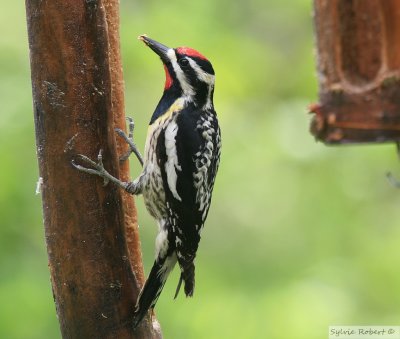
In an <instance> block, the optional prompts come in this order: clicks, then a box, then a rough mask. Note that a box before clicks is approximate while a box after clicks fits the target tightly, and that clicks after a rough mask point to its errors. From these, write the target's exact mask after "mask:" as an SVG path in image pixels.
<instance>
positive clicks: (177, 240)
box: [74, 35, 221, 327]
mask: <svg viewBox="0 0 400 339" xmlns="http://www.w3.org/2000/svg"><path fill="white" fill-rule="evenodd" d="M139 39H140V40H142V41H143V42H144V43H145V44H146V45H147V46H149V47H150V48H151V49H152V50H153V51H154V52H155V53H157V54H158V55H159V57H160V58H161V60H162V62H163V64H164V69H165V74H166V81H165V87H164V93H163V96H162V98H161V100H160V102H159V103H158V105H157V107H156V109H155V111H154V113H153V115H152V117H151V120H150V126H149V129H148V134H147V140H146V146H145V155H144V163H143V171H142V173H141V174H140V176H139V177H138V178H137V179H136V180H134V181H132V182H129V183H127V182H122V181H120V180H118V179H117V178H115V177H113V176H111V175H110V174H109V173H108V172H107V171H106V170H105V169H104V167H103V165H102V161H101V153H100V154H99V159H98V160H99V161H98V162H97V163H95V162H94V161H92V160H90V159H89V158H87V157H85V156H82V155H81V156H80V158H81V160H83V161H85V162H86V163H88V164H90V165H91V166H92V167H93V168H86V167H83V166H80V165H77V164H75V163H74V166H75V167H77V168H78V169H80V170H82V171H85V172H87V173H90V174H95V175H99V176H101V177H103V178H105V179H106V180H110V181H113V182H114V183H116V184H118V185H119V186H121V187H122V188H123V189H125V190H126V191H127V192H129V193H132V194H143V197H144V201H145V204H146V207H147V210H148V211H149V213H150V214H151V215H152V217H153V218H154V219H156V221H157V223H158V226H159V233H158V235H157V238H156V258H155V261H154V265H153V267H152V269H151V272H150V275H149V277H148V279H147V281H146V283H145V285H144V287H143V289H142V291H141V293H140V295H139V298H138V301H137V304H136V309H135V317H134V321H133V323H134V326H135V327H136V326H137V325H138V324H139V322H140V321H141V320H142V319H143V317H144V316H145V315H146V313H147V311H148V310H149V309H150V308H154V306H155V304H156V302H157V299H158V297H159V295H160V293H161V291H162V289H163V287H164V284H165V282H166V279H167V277H168V275H169V273H170V272H171V270H172V269H173V268H174V266H175V264H176V262H178V264H179V268H180V270H181V276H180V280H179V283H178V287H177V291H176V295H177V294H178V292H179V288H180V285H181V283H182V281H183V282H184V290H185V294H186V296H192V295H193V291H194V282H195V273H194V271H195V267H194V260H195V257H196V252H197V248H198V245H199V241H200V234H201V231H202V228H203V225H204V222H205V220H206V218H207V214H208V210H209V207H210V202H211V194H212V190H213V186H214V181H215V176H216V174H217V170H218V165H219V160H220V149H221V135H220V129H219V126H218V121H217V117H216V113H215V110H214V104H213V94H214V78H215V75H214V70H213V67H212V65H211V63H210V62H209V61H208V60H207V59H206V58H205V57H204V56H203V55H202V54H200V53H199V52H197V51H195V50H194V49H191V48H188V47H178V48H168V47H166V46H164V45H162V44H160V43H158V42H156V41H154V40H152V39H150V38H148V37H147V36H144V35H142V36H140V37H139ZM120 134H121V133H120ZM123 136H124V135H123ZM125 139H127V141H128V142H130V145H131V148H132V151H134V152H135V154H137V155H138V152H137V150H136V148H135V145H134V144H133V141H132V140H130V139H129V138H128V137H126V136H125ZM138 158H139V160H140V156H138ZM176 295H175V297H176Z"/></svg>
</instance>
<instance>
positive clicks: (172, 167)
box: [165, 120, 182, 201]
mask: <svg viewBox="0 0 400 339" xmlns="http://www.w3.org/2000/svg"><path fill="white" fill-rule="evenodd" d="M177 133H178V125H177V124H176V122H175V120H174V121H171V123H170V124H169V125H168V126H167V128H166V129H165V149H166V153H167V161H166V162H165V172H166V174H167V182H168V187H169V189H170V190H171V192H172V195H173V196H174V198H175V199H177V200H179V201H182V199H181V197H180V196H179V194H178V192H177V190H176V181H177V179H178V176H177V174H176V170H178V171H181V170H182V168H181V166H180V165H179V163H178V155H177V153H176V140H175V138H176V134H177Z"/></svg>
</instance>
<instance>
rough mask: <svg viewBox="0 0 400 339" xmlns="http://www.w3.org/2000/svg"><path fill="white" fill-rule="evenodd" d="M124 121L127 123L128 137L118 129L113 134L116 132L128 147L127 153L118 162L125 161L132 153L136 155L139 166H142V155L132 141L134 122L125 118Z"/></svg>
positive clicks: (129, 118)
mask: <svg viewBox="0 0 400 339" xmlns="http://www.w3.org/2000/svg"><path fill="white" fill-rule="evenodd" d="M126 120H127V121H128V130H129V134H128V135H126V134H125V132H124V131H123V130H121V129H120V128H116V129H115V132H117V134H118V135H119V136H120V137H121V138H123V139H124V140H125V142H126V143H127V144H128V145H129V149H128V151H127V152H126V153H125V154H123V155H122V156H121V157H120V158H119V161H120V162H124V161H126V160H127V159H128V158H129V156H130V155H131V154H132V153H134V154H135V155H136V157H137V158H138V160H139V162H140V164H141V165H142V166H143V158H142V155H141V154H140V152H139V150H138V148H137V146H136V144H135V142H134V141H133V131H134V129H135V122H134V121H133V119H132V118H131V117H126Z"/></svg>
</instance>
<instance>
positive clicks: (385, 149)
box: [0, 0, 400, 339]
mask: <svg viewBox="0 0 400 339" xmlns="http://www.w3.org/2000/svg"><path fill="white" fill-rule="evenodd" d="M311 6H312V5H311V1H310V0H296V1H293V0H269V1H267V0H248V1H239V2H231V1H228V0H220V1H213V0H204V1H196V2H189V1H176V0H170V1H164V2H161V1H154V0H152V1H149V0H148V1H134V0H129V1H128V0H121V24H122V25H121V44H122V53H123V62H124V72H125V80H126V110H127V114H129V115H131V116H134V117H135V120H136V124H137V129H136V140H137V142H138V144H139V146H140V148H141V149H143V144H144V140H145V133H146V130H147V124H148V120H149V118H150V115H151V113H152V111H153V109H154V107H155V105H156V104H157V102H158V99H159V97H160V95H161V92H162V88H163V83H164V73H163V70H162V67H161V63H160V61H159V60H158V59H157V58H156V57H155V56H154V55H153V54H152V53H151V52H150V51H149V50H148V49H146V48H145V47H144V46H143V45H142V44H141V43H140V42H138V41H137V40H136V37H137V35H139V34H142V33H147V34H148V35H149V36H150V37H153V38H155V39H157V40H159V41H161V42H163V43H165V44H167V45H170V46H179V45H189V46H191V47H194V48H196V49H198V50H200V51H201V52H202V53H203V54H205V55H206V56H207V57H208V58H209V59H210V60H212V62H213V65H214V68H215V70H216V74H217V80H216V81H217V82H216V92H215V105H216V109H217V111H218V114H219V119H220V124H221V127H222V133H223V153H222V161H221V167H220V171H219V176H218V178H217V182H216V187H215V192H214V198H213V205H212V208H211V211H210V215H209V218H208V222H207V224H206V228H205V231H204V232H203V239H202V243H201V246H200V250H199V255H198V259H197V271H196V277H197V282H196V293H195V297H194V298H193V299H185V298H183V297H182V295H181V296H180V297H179V298H178V299H177V300H176V301H173V300H172V298H173V295H174V291H175V286H176V283H177V281H178V274H177V272H176V271H175V272H174V274H173V275H172V277H171V278H170V280H169V281H168V283H167V286H166V288H165V291H164V293H163V294H162V296H161V298H160V300H159V302H158V305H157V315H158V318H159V320H160V322H161V325H162V329H163V332H164V336H165V338H178V339H179V338H185V339H192V338H263V337H264V338H274V339H275V338H276V339H288V338H295V339H296V338H300V339H301V338H304V339H313V338H315V339H317V338H318V339H320V338H326V337H327V336H328V325H333V324H366V325H376V324H382V325H383V324H387V325H395V324H397V325H400V323H399V319H400V308H399V305H400V293H399V288H398V287H399V286H400V271H399V267H400V249H399V248H400V247H399V239H400V227H399V218H400V209H399V200H400V191H398V190H396V189H395V188H393V187H392V186H390V185H389V184H388V182H387V181H386V179H385V175H384V174H385V172H386V171H387V170H392V171H394V173H396V172H397V173H399V176H400V171H399V169H400V166H399V164H398V160H397V159H396V155H395V149H394V147H393V146H392V145H381V146H373V145H372V146H352V147H337V148H333V147H326V146H324V145H322V144H321V143H316V142H315V141H314V139H313V137H312V136H311V135H310V134H309V132H308V126H309V120H310V117H309V116H308V115H307V112H306V107H307V105H308V104H309V103H311V102H315V101H316V100H317V95H316V92H317V81H316V75H315V61H314V55H313V54H314V52H313V51H314V48H313V32H312V19H311V13H312V7H311ZM0 30H1V32H2V33H1V34H0V50H1V53H0V76H1V80H0V104H1V113H0V159H1V160H0V163H1V166H0V179H1V183H0V268H1V269H0V301H1V303H0V338H7V339H9V338H11V339H14V338H21V339H28V338H29V339H31V338H32V339H33V338H35V339H36V338H37V339H42V338H60V334H59V330H58V322H57V318H56V314H55V307H54V304H53V299H52V294H51V287H50V281H49V272H48V268H47V255H46V248H45V242H44V232H43V226H42V211H41V200H40V196H37V195H35V186H36V181H37V179H38V169H37V162H36V157H35V146H34V145H35V141H34V140H35V139H34V126H33V114H32V99H31V86H30V70H29V56H28V43H27V36H26V35H27V34H26V23H25V8H24V3H23V1H9V2H7V3H4V4H3V5H2V10H1V12H0ZM135 164H136V163H135ZM133 167H135V168H134V170H133V175H136V174H137V173H138V172H137V171H138V166H137V165H136V166H133ZM137 202H138V206H139V213H140V214H139V218H140V226H141V236H142V243H143V250H144V258H145V267H146V272H148V271H149V269H150V266H151V263H152V261H153V251H154V237H155V232H156V227H155V223H154V221H153V220H151V219H150V218H149V216H148V214H147V212H146V211H145V209H144V205H143V202H142V200H141V198H139V199H137Z"/></svg>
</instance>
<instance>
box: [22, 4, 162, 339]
mask: <svg viewBox="0 0 400 339" xmlns="http://www.w3.org/2000/svg"><path fill="white" fill-rule="evenodd" d="M26 12H27V22H28V34H29V45H30V53H31V54H30V55H31V71H32V91H33V103H34V117H35V128H36V143H37V155H38V161H39V172H40V176H41V178H42V180H43V185H42V199H43V214H44V225H45V235H46V244H47V250H48V256H49V268H50V273H51V282H52V287H53V294H54V301H55V303H56V309H57V314H58V318H59V322H60V328H61V333H62V336H63V338H161V333H160V330H159V327H158V326H157V325H158V323H157V322H156V321H155V322H154V323H151V322H150V321H149V319H147V321H144V322H143V324H142V325H141V326H140V328H139V329H137V330H136V331H135V332H133V330H132V325H131V322H132V316H133V310H134V305H135V302H136V299H137V296H138V293H139V291H140V287H141V285H142V284H143V280H144V277H143V267H142V262H141V252H140V242H139V237H138V230H137V224H136V209H135V205H134V201H133V198H132V197H131V196H129V195H127V194H125V193H124V192H122V191H121V190H120V189H118V188H117V187H115V186H113V185H111V184H110V185H108V186H106V187H103V185H102V181H101V180H99V179H98V178H95V177H92V176H88V175H86V174H84V173H81V172H79V171H77V170H76V169H74V168H73V167H72V165H71V160H73V159H74V156H75V155H76V154H78V153H82V154H87V155H89V156H91V157H92V158H95V156H96V154H97V153H98V151H99V149H103V154H104V165H105V167H106V168H107V170H109V171H110V173H112V174H113V175H115V176H117V177H118V176H119V177H120V178H121V179H123V180H128V179H129V167H128V163H127V162H126V163H125V164H123V165H122V166H119V162H118V154H122V153H123V150H124V147H125V146H123V141H122V140H121V141H120V140H119V139H117V142H116V138H115V132H114V126H116V127H120V128H124V126H125V117H124V109H123V106H124V103H123V79H122V67H121V61H120V50H119V42H118V41H119V39H118V25H119V22H118V1H117V0H103V1H101V0H79V1H73V2H65V1H62V0H52V1H42V0H26ZM117 150H118V151H117ZM127 243H128V244H129V250H128V247H127Z"/></svg>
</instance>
